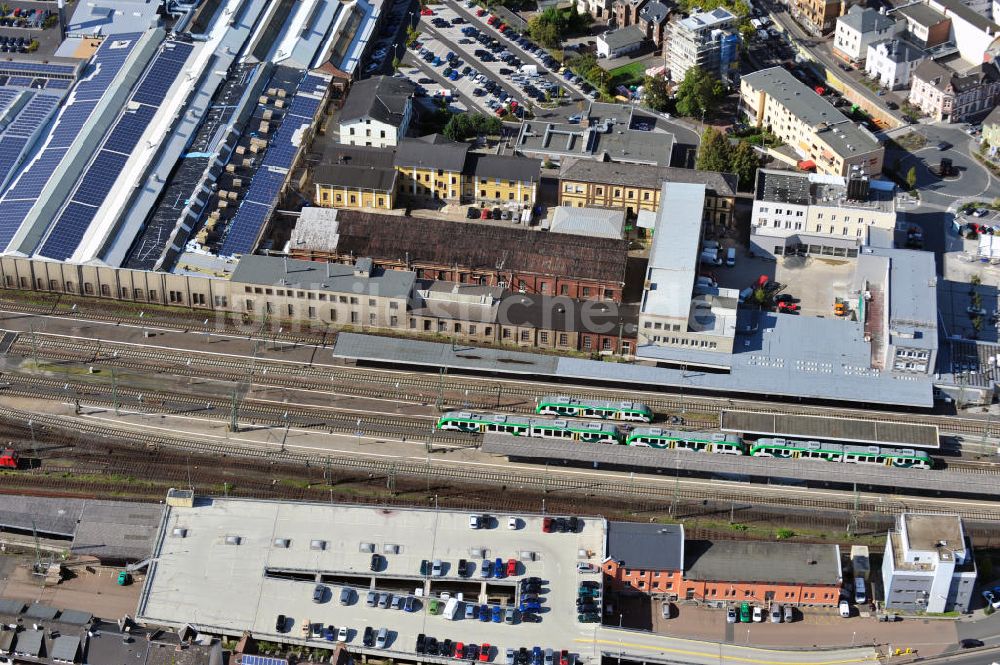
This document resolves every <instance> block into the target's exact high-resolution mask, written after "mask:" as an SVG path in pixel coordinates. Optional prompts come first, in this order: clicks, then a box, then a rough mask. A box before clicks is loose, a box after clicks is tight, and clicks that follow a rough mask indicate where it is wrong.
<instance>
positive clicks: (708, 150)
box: [695, 127, 732, 171]
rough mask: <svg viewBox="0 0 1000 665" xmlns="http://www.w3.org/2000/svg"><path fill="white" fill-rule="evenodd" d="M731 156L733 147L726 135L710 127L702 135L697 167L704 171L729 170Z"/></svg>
mask: <svg viewBox="0 0 1000 665" xmlns="http://www.w3.org/2000/svg"><path fill="white" fill-rule="evenodd" d="M731 156H732V148H731V146H730V145H729V139H727V138H726V135H725V134H723V133H722V132H720V131H718V130H717V129H715V128H714V127H708V128H706V129H705V133H704V134H702V135H701V145H700V146H699V147H698V159H697V160H696V161H695V168H697V169H700V170H702V171H729V170H730V167H729V163H730V159H731Z"/></svg>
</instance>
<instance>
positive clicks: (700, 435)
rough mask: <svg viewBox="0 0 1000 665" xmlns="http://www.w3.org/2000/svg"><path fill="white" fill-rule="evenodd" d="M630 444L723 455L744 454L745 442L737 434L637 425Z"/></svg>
mask: <svg viewBox="0 0 1000 665" xmlns="http://www.w3.org/2000/svg"><path fill="white" fill-rule="evenodd" d="M626 443H627V444H628V445H630V446H637V447H648V448H659V449H669V450H693V451H696V452H706V453H716V454H721V455H742V454H743V443H742V442H741V441H740V438H739V437H738V436H736V435H735V434H722V433H721V432H680V431H675V430H668V429H662V428H660V427H636V428H635V429H634V430H632V432H631V433H630V434H629V436H628V440H627V441H626Z"/></svg>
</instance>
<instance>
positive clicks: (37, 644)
mask: <svg viewBox="0 0 1000 665" xmlns="http://www.w3.org/2000/svg"><path fill="white" fill-rule="evenodd" d="M44 638H45V631H43V630H25V631H23V632H21V633H18V635H17V641H16V642H14V653H16V654H19V655H23V656H34V657H36V658H38V657H40V656H42V655H44V654H42V643H43V640H44Z"/></svg>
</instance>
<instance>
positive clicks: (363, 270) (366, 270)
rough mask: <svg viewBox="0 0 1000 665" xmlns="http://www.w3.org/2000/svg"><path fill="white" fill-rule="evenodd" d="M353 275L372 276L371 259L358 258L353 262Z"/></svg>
mask: <svg viewBox="0 0 1000 665" xmlns="http://www.w3.org/2000/svg"><path fill="white" fill-rule="evenodd" d="M354 276H355V277H371V276H372V260H371V259H370V258H367V257H362V258H359V259H358V260H357V261H355V262H354Z"/></svg>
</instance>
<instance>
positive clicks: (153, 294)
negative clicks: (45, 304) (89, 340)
mask: <svg viewBox="0 0 1000 665" xmlns="http://www.w3.org/2000/svg"><path fill="white" fill-rule="evenodd" d="M47 283H48V286H47V287H46V281H45V280H44V279H42V278H41V277H39V278H37V279H36V280H35V288H37V289H39V290H43V291H45V290H48V291H60V290H61V291H65V292H66V293H76V282H72V281H66V282H60V281H59V280H58V279H50V280H48V282H47ZM4 285H5V286H7V287H8V288H13V287H14V277H13V276H12V275H4ZM17 285H18V287H19V288H22V289H30V288H32V287H31V282H30V280H29V279H28V278H27V277H21V278H20V279H18V284H17ZM100 291H101V295H102V296H103V297H105V298H111V297H113V296H112V293H111V286H110V285H109V284H101V285H100ZM81 293H83V294H84V295H88V296H92V295H96V293H95V291H94V285H93V284H91V283H90V282H84V283H83V290H82V291H81ZM119 297H121V298H123V299H126V300H143V301H149V302H159V292H158V291H157V290H156V289H149V290H148V291H147V290H146V289H139V288H129V287H127V286H123V287H121V290H120V291H119ZM167 300H168V302H170V303H171V304H184V303H185V302H186V298H185V296H184V292H183V291H167ZM190 300H191V304H192V305H201V306H204V305H205V304H206V303H207V300H206V299H205V294H204V293H192V294H191V295H190ZM213 302H214V304H215V306H216V307H226V306H227V304H228V299H227V298H226V296H215V297H214V299H213Z"/></svg>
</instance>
